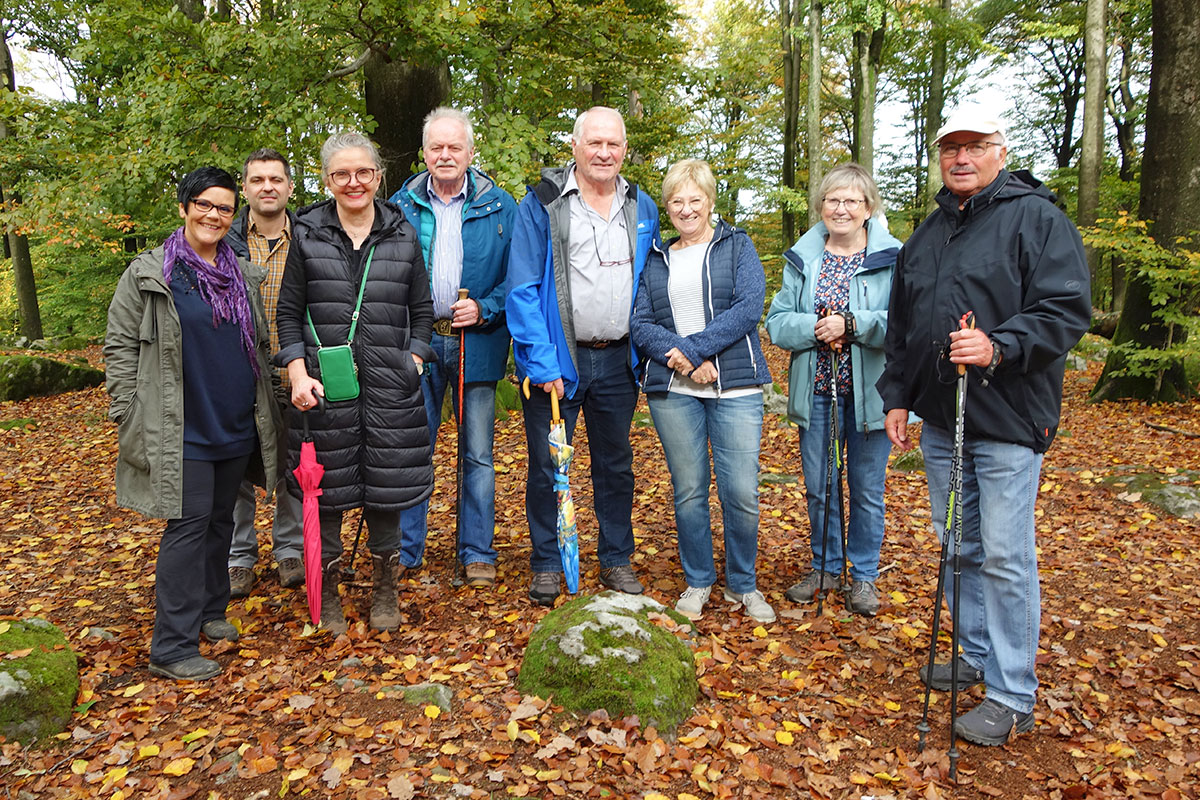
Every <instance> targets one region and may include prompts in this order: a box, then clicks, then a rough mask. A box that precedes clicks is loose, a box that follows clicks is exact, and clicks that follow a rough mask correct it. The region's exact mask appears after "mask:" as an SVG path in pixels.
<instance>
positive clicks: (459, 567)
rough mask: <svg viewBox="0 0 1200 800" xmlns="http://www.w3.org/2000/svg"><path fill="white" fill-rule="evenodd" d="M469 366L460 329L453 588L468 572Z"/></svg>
mask: <svg viewBox="0 0 1200 800" xmlns="http://www.w3.org/2000/svg"><path fill="white" fill-rule="evenodd" d="M458 299H459V300H466V299H467V290H466V289H459V290H458ZM466 366H467V329H466V328H459V329H458V408H457V414H456V415H455V423H456V424H457V425H458V463H457V464H456V465H455V466H456V468H457V469H456V474H455V487H454V577H453V578H451V579H450V584H451V585H452V586H462V585H463V584H464V583H466V570H465V568H464V567H463V562H462V552H461V551H460V550H459V545H460V543H461V542H462V504H463V474H464V473H463V457H464V456H465V455H466V452H467V448H466V436H465V435H464V434H463V406H464V405H466V404H465V403H464V402H463V400H464V398H463V388H464V381H463V373H464V372H466Z"/></svg>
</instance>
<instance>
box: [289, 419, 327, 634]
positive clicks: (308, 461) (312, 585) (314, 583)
mask: <svg viewBox="0 0 1200 800" xmlns="http://www.w3.org/2000/svg"><path fill="white" fill-rule="evenodd" d="M317 406H318V408H322V409H323V408H324V407H325V402H324V400H323V398H317ZM300 419H301V420H303V421H304V441H303V442H302V443H301V444H300V465H299V466H297V467H296V468H295V469H294V470H292V474H293V475H295V476H296V481H297V482H298V483H299V484H300V490H301V491H302V492H303V493H304V515H303V516H304V586H305V589H306V590H307V592H308V612H309V615H310V616H311V617H312V623H313V625H318V624H320V621H321V520H320V518H319V516H318V501H317V498H318V497H320V496H321V478H322V477H324V475H325V467H323V466H321V464H320V462H319V461H317V448H316V447H315V446H314V445H313V439H312V433H310V432H309V430H308V415H307V412H303V411H302V412H300Z"/></svg>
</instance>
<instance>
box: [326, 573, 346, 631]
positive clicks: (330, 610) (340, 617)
mask: <svg viewBox="0 0 1200 800" xmlns="http://www.w3.org/2000/svg"><path fill="white" fill-rule="evenodd" d="M341 582H342V560H341V559H340V558H335V559H333V560H332V561H326V562H324V563H323V564H322V565H321V630H325V631H329V632H330V633H332V634H333V635H334V636H340V635H341V634H343V633H345V632H346V631H347V630H348V629H349V626H348V625H347V624H346V617H345V615H344V614H342V596H341V595H340V594H339V593H338V586H339V585H340V584H341Z"/></svg>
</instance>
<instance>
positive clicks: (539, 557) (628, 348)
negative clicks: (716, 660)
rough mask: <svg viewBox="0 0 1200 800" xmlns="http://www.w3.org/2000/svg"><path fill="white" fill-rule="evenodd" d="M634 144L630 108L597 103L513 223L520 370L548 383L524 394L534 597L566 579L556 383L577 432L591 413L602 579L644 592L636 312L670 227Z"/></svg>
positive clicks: (551, 596) (514, 327)
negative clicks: (634, 162)
mask: <svg viewBox="0 0 1200 800" xmlns="http://www.w3.org/2000/svg"><path fill="white" fill-rule="evenodd" d="M627 147H628V145H627V142H626V139H625V121H624V119H622V117H621V114H620V113H619V112H618V111H616V110H614V109H611V108H605V107H601V106H597V107H595V108H591V109H589V110H587V111H585V112H584V113H583V114H580V115H579V117H578V118H577V119H576V120H575V129H574V132H573V134H572V136H571V151H572V154H573V155H574V161H573V162H572V163H570V164H568V165H567V166H565V167H561V168H556V169H545V170H542V180H541V182H540V183H539V184H538V185H537V186H535V187H533V188H532V189H531V190H530V192H529V193H528V194H527V195H525V199H524V200H522V201H521V205H520V208H519V209H518V212H517V221H516V230H515V232H514V233H513V246H512V260H511V265H510V268H509V286H510V289H509V294H508V300H507V303H506V308H507V310H508V327H509V331H510V332H511V333H512V337H513V355H514V356H515V358H516V362H517V377H518V378H528V379H529V380H530V382H531V383H533V384H535V385H536V387H537V389H538V390H539V391H534V392H533V393H532V395H533V396H532V397H531V398H529V399H527V400H523V404H524V407H525V436H526V439H527V441H528V447H529V477H528V480H527V481H526V485H525V508H526V515H527V517H528V520H529V536H530V539H531V542H532V552H531V553H530V558H529V561H530V566H531V568H532V570H533V580H532V582H531V584H530V589H529V597H530V599H532V600H533V601H534V602H536V603H539V604H541V605H544V606H550V605H553V604H554V600H555V598H557V597H558V594H559V587H560V581H561V578H562V565H561V561H560V557H559V553H558V545H557V529H556V517H557V503H556V500H555V493H554V478H553V473H554V467H553V464H552V463H551V461H550V451H549V447H548V445H547V443H546V435H547V433H548V432H549V428H550V415H551V411H550V398H549V393H550V392H554V393H556V394H557V395H558V396H559V397H560V398H562V400H563V402H562V404H561V411H562V415H563V418H564V419H565V420H566V424H567V436H568V438H569V437H571V436H572V434H573V433H574V429H575V420H576V419H577V417H578V415H579V412H580V410H581V409H582V411H583V418H584V420H585V421H586V423H587V429H588V442H589V450H590V452H591V457H592V488H593V490H594V493H595V509H596V520H597V522H598V524H599V528H600V535H599V544H598V556H599V560H600V581H601V583H603V584H604V585H605V586H608V587H609V588H612V589H616V590H618V591H622V592H626V593H629V594H639V593H641V591H642V585H641V583H639V582H638V579H637V576H636V575H635V574H634V572H633V568H632V567H631V566H630V564H629V559H630V556H632V555H633V546H634V543H633V526H632V522H631V516H632V513H633V448H632V447H631V445H630V443H629V426H630V424H631V423H632V421H633V409H634V406H635V405H636V404H637V384H636V382H635V381H634V376H633V365H634V364H635V363H636V362H637V357H636V354H635V353H634V351H633V346H632V345H631V344H630V341H629V318H630V315H631V313H632V311H633V299H634V292H635V290H636V288H637V285H638V278H639V277H640V276H641V272H642V267H643V266H645V263H646V255H647V253H648V252H649V250H650V245H651V243H652V242H654V241H656V240H657V239H658V238H659V233H658V208H657V207H656V206H655V205H654V202H653V201H652V200H651V199H650V198H649V196H647V195H646V193H645V192H642V191H640V190H639V189H638V188H637V187H636V186H634V185H633V184H631V183H629V182H628V181H627V180H625V179H624V178H623V177H621V174H620V173H621V164H622V163H623V162H624V160H625V153H626V150H627Z"/></svg>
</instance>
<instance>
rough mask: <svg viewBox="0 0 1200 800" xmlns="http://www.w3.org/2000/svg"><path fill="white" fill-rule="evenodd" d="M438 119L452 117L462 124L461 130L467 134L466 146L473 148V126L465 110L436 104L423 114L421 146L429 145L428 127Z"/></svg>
mask: <svg viewBox="0 0 1200 800" xmlns="http://www.w3.org/2000/svg"><path fill="white" fill-rule="evenodd" d="M440 119H452V120H454V121H455V122H457V123H458V124H459V125H462V129H463V131H464V132H465V133H466V134H467V147H469V148H471V149H474V148H475V128H474V126H472V125H471V118H470V117H468V116H467V114H466V112H465V111H459V110H458V109H457V108H451V107H450V106H438V107H437V108H435V109H434V110H433V111H430V112H429V113H428V114H426V115H425V123H424V125H423V126H422V127H421V147H428V146H429V129H430V128H431V127H432V126H433V123H435V122H437V121H438V120H440Z"/></svg>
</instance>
